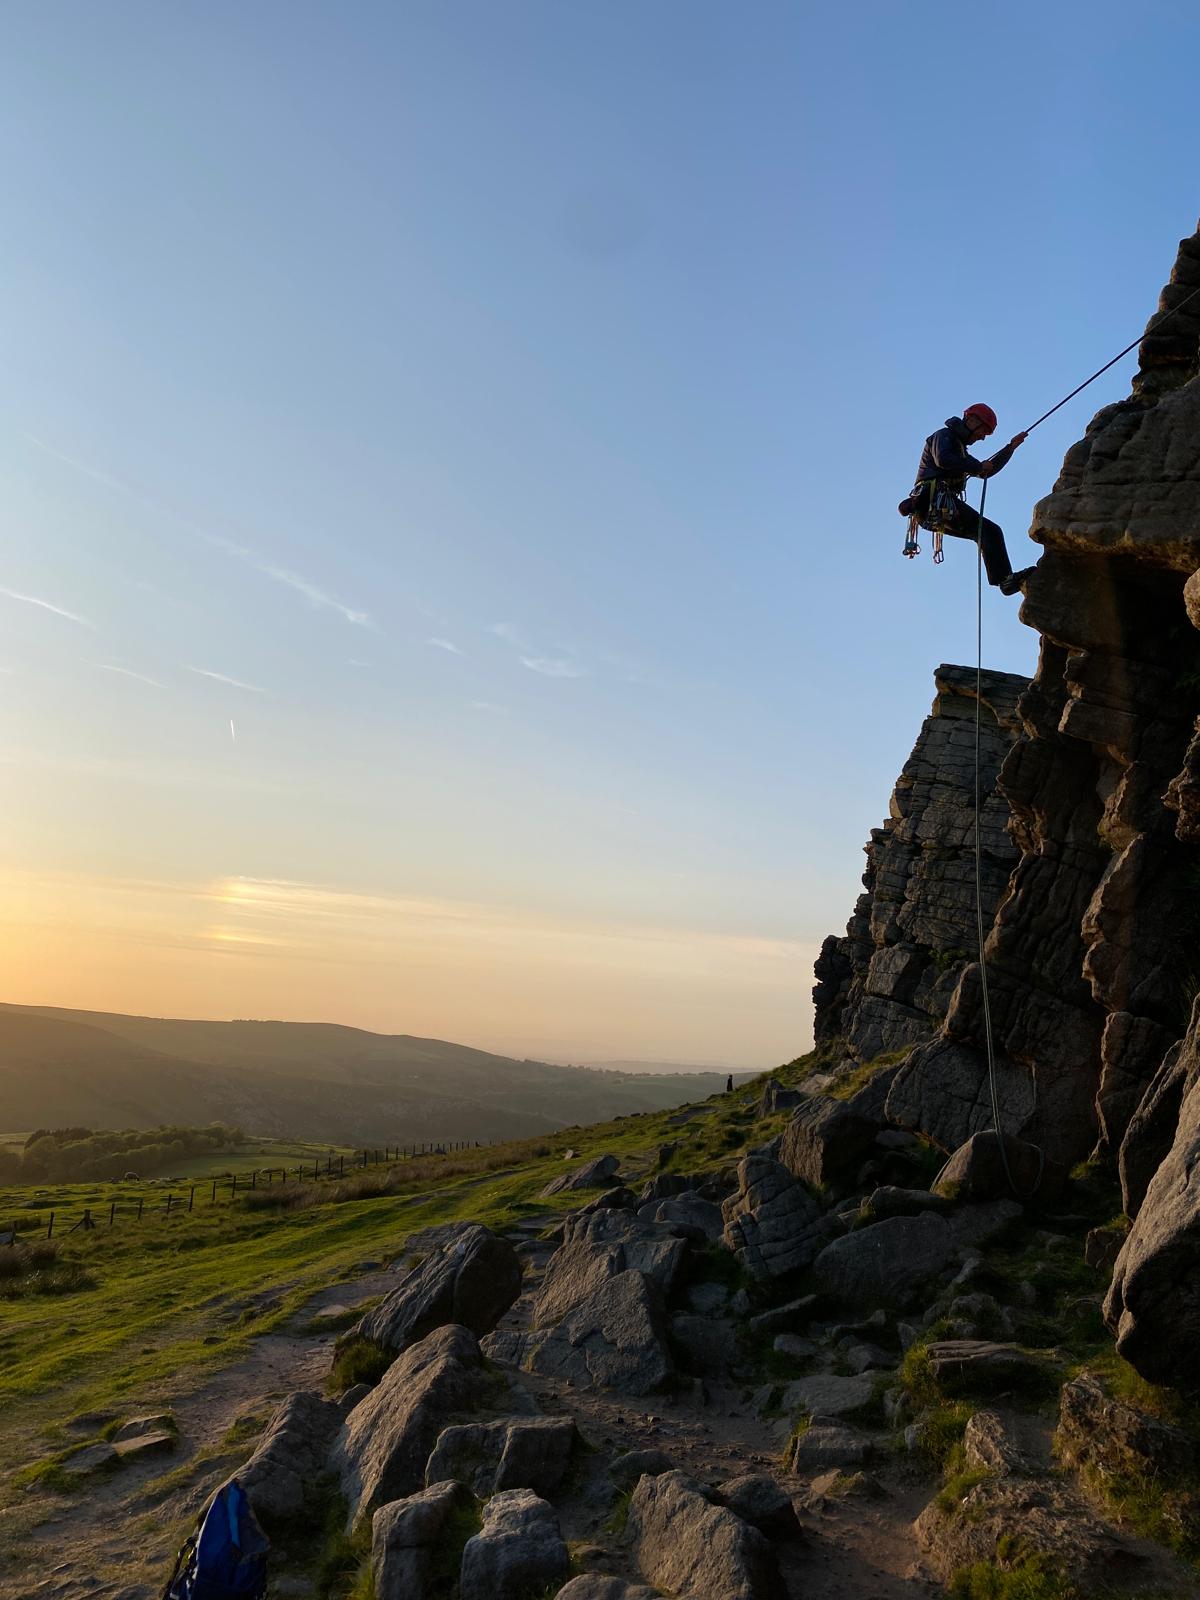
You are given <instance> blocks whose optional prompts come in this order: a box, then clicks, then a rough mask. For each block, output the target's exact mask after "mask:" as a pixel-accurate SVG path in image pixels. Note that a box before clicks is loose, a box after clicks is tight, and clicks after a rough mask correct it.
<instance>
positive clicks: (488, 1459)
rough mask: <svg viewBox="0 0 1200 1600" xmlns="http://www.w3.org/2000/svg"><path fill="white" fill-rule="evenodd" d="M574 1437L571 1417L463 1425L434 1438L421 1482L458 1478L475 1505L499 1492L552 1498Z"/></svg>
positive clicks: (576, 1437)
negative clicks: (471, 1492)
mask: <svg viewBox="0 0 1200 1600" xmlns="http://www.w3.org/2000/svg"><path fill="white" fill-rule="evenodd" d="M577 1439H578V1434H577V1433H576V1431H575V1424H574V1422H573V1421H572V1420H571V1418H570V1417H501V1418H498V1419H497V1420H496V1421H495V1422H467V1423H461V1424H459V1425H458V1426H457V1427H453V1428H446V1429H444V1430H443V1431H442V1433H441V1434H439V1436H438V1442H437V1444H436V1445H435V1446H434V1449H433V1454H432V1455H431V1456H430V1457H429V1460H428V1462H427V1463H426V1466H425V1481H426V1482H427V1483H431V1484H432V1483H440V1482H441V1481H442V1480H443V1479H446V1478H457V1479H459V1480H460V1482H462V1483H465V1484H468V1485H469V1486H470V1487H471V1488H472V1489H473V1490H474V1491H475V1493H476V1494H477V1495H478V1496H479V1497H480V1499H483V1500H486V1499H487V1498H488V1496H489V1495H493V1494H498V1493H499V1492H500V1490H501V1489H532V1490H533V1491H534V1492H535V1493H536V1494H540V1495H551V1494H553V1493H554V1491H555V1490H556V1489H557V1488H558V1486H559V1484H560V1483H561V1482H562V1480H563V1476H564V1474H565V1473H566V1470H567V1468H568V1466H570V1463H571V1451H572V1449H573V1448H574V1445H575V1442H576V1440H577Z"/></svg>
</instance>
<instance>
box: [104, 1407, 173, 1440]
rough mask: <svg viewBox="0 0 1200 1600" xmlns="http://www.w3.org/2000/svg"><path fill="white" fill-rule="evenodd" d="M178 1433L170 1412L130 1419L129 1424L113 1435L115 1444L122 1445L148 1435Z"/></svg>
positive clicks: (123, 1424)
mask: <svg viewBox="0 0 1200 1600" xmlns="http://www.w3.org/2000/svg"><path fill="white" fill-rule="evenodd" d="M175 1431H176V1424H175V1418H174V1416H173V1414H172V1413H171V1412H170V1411H152V1412H150V1413H149V1414H148V1415H147V1416H144V1417H130V1419H129V1421H128V1422H123V1423H122V1424H121V1426H120V1427H119V1428H118V1429H117V1431H116V1433H114V1434H113V1435H112V1440H111V1442H112V1443H113V1444H122V1443H123V1442H124V1441H125V1440H126V1439H139V1438H141V1437H142V1435H143V1434H147V1433H174V1432H175Z"/></svg>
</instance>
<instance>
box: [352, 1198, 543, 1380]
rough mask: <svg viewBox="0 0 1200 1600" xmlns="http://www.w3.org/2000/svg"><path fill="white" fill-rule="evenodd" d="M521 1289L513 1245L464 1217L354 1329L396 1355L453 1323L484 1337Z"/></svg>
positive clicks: (516, 1257) (519, 1272) (518, 1266)
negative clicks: (463, 1220)
mask: <svg viewBox="0 0 1200 1600" xmlns="http://www.w3.org/2000/svg"><path fill="white" fill-rule="evenodd" d="M520 1292H521V1263H520V1260H519V1258H518V1256H517V1253H516V1251H515V1250H514V1249H513V1247H512V1245H511V1244H509V1242H508V1241H507V1239H498V1238H497V1237H496V1235H495V1234H494V1233H492V1231H491V1230H490V1229H489V1228H484V1227H482V1226H481V1225H480V1224H479V1223H477V1222H465V1223H462V1224H461V1225H460V1226H459V1228H458V1229H457V1230H456V1231H455V1233H454V1234H453V1235H452V1236H451V1237H450V1238H449V1239H448V1240H447V1241H446V1242H445V1243H444V1244H441V1245H439V1246H438V1248H436V1249H435V1250H434V1251H433V1252H432V1254H431V1255H429V1256H427V1257H426V1259H425V1260H424V1261H423V1262H422V1263H421V1265H420V1266H418V1267H415V1268H414V1269H413V1270H412V1271H411V1272H410V1273H409V1274H408V1276H407V1277H406V1278H405V1279H404V1281H403V1282H402V1283H401V1284H400V1285H399V1287H398V1288H395V1289H393V1290H392V1291H391V1293H390V1294H386V1295H385V1296H384V1297H383V1299H382V1300H381V1301H380V1302H379V1304H378V1305H377V1306H375V1307H374V1308H373V1309H372V1310H371V1311H368V1312H367V1314H366V1316H365V1317H363V1318H362V1320H361V1321H360V1322H359V1323H358V1324H357V1325H356V1326H355V1328H354V1332H355V1333H356V1334H358V1335H359V1336H361V1337H362V1338H364V1339H371V1340H373V1341H374V1342H375V1343H376V1344H378V1345H380V1346H382V1348H383V1349H385V1350H393V1351H395V1352H396V1353H397V1354H399V1352H400V1351H402V1350H406V1349H408V1347H409V1345H412V1344H416V1342H417V1341H418V1340H419V1339H423V1338H424V1337H425V1335H426V1334H427V1333H432V1332H433V1330H434V1329H435V1328H441V1327H445V1326H446V1325H447V1324H449V1323H457V1324H459V1325H461V1326H462V1327H464V1328H469V1329H470V1330H471V1332H472V1333H473V1334H475V1336H476V1337H477V1338H482V1337H483V1335H484V1334H485V1333H490V1332H491V1330H492V1329H493V1328H494V1327H495V1326H496V1324H497V1322H499V1320H500V1318H501V1317H502V1316H503V1315H504V1313H505V1312H506V1311H507V1310H508V1308H509V1307H510V1306H511V1305H512V1303H513V1301H514V1300H515V1299H516V1298H517V1296H518V1295H519V1294H520Z"/></svg>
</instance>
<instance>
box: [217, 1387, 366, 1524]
mask: <svg viewBox="0 0 1200 1600" xmlns="http://www.w3.org/2000/svg"><path fill="white" fill-rule="evenodd" d="M341 1421H342V1413H341V1410H340V1408H339V1407H338V1406H337V1404H336V1403H335V1402H334V1401H332V1400H326V1399H325V1398H324V1397H323V1396H322V1395H319V1394H317V1393H316V1392H315V1390H312V1389H301V1390H299V1391H298V1392H297V1393H295V1394H290V1395H289V1396H288V1397H287V1399H286V1400H284V1401H283V1403H282V1404H281V1405H280V1406H279V1407H278V1409H277V1410H276V1412H275V1414H274V1416H273V1417H272V1418H271V1420H270V1422H269V1423H268V1424H267V1427H266V1431H265V1432H264V1433H263V1434H262V1436H261V1438H260V1439H259V1441H258V1445H257V1447H256V1449H255V1451H254V1454H253V1455H252V1456H251V1457H250V1459H249V1461H248V1462H247V1463H246V1465H245V1466H244V1467H242V1468H241V1469H240V1470H239V1471H238V1475H237V1476H238V1482H239V1483H240V1484H241V1486H242V1488H243V1489H244V1490H245V1491H246V1497H247V1499H248V1500H249V1501H250V1505H251V1508H252V1509H253V1511H254V1515H255V1516H256V1517H257V1518H258V1520H259V1521H260V1522H261V1523H262V1524H263V1526H264V1527H265V1528H266V1529H267V1530H268V1531H270V1530H271V1529H272V1528H278V1527H279V1526H280V1525H281V1524H286V1523H291V1522H295V1521H297V1520H298V1519H299V1518H300V1517H301V1516H302V1515H303V1514H304V1513H305V1511H306V1510H308V1509H309V1507H310V1505H311V1504H312V1494H313V1485H314V1484H315V1483H316V1481H317V1480H318V1479H319V1478H320V1476H321V1474H322V1473H323V1472H324V1471H325V1467H326V1461H327V1459H328V1456H329V1450H330V1447H331V1445H332V1444H333V1440H334V1437H335V1435H336V1434H337V1431H338V1428H339V1427H340V1426H341Z"/></svg>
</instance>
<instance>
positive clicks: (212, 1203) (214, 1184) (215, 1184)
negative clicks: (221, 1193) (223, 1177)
mask: <svg viewBox="0 0 1200 1600" xmlns="http://www.w3.org/2000/svg"><path fill="white" fill-rule="evenodd" d="M216 1203H217V1180H216V1179H215V1178H214V1179H213V1192H212V1199H211V1200H210V1201H209V1205H212V1206H215V1205H216Z"/></svg>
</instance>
